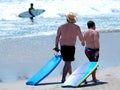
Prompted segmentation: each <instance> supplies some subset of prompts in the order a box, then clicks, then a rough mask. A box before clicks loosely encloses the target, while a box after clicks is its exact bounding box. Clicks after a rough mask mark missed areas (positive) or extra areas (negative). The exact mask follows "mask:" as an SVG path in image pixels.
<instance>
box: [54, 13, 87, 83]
mask: <svg viewBox="0 0 120 90" xmlns="http://www.w3.org/2000/svg"><path fill="white" fill-rule="evenodd" d="M76 20H77V17H76V16H75V15H74V14H73V13H72V12H70V13H69V14H68V15H66V21H67V22H66V23H65V24H62V25H61V26H60V27H59V28H58V31H57V36H56V41H55V48H54V50H56V51H58V48H59V47H58V46H59V42H60V46H61V55H62V57H63V61H64V62H65V65H64V67H63V75H62V80H61V82H62V83H63V82H65V80H66V75H67V73H69V74H71V73H72V67H71V62H72V61H74V54H75V44H76V39H77V37H79V40H80V41H81V45H82V46H84V44H85V43H84V38H83V35H82V32H81V29H80V27H79V26H78V25H76V24H75V22H76Z"/></svg>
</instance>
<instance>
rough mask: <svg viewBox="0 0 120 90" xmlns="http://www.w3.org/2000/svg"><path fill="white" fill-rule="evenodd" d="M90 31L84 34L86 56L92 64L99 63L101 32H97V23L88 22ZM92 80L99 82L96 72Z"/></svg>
mask: <svg viewBox="0 0 120 90" xmlns="http://www.w3.org/2000/svg"><path fill="white" fill-rule="evenodd" d="M87 26H88V30H87V31H86V32H85V33H84V40H85V54H86V56H87V57H88V59H89V61H90V62H97V61H98V58H99V48H100V44H99V32H98V31H96V30H95V29H96V27H95V23H94V22H93V21H88V23H87ZM92 79H93V81H94V82H97V81H98V80H97V78H96V70H95V71H94V72H93V73H92Z"/></svg>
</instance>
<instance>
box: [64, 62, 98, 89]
mask: <svg viewBox="0 0 120 90" xmlns="http://www.w3.org/2000/svg"><path fill="white" fill-rule="evenodd" d="M97 67H98V62H88V63H85V64H83V65H81V66H80V67H78V68H77V69H76V70H75V71H74V72H73V73H72V74H71V75H70V76H69V77H68V79H67V80H66V81H65V82H64V83H63V84H62V87H78V86H80V85H81V84H82V82H84V80H85V79H86V78H87V77H88V76H89V75H90V74H91V73H92V72H93V71H94V70H95V69H96V68H97Z"/></svg>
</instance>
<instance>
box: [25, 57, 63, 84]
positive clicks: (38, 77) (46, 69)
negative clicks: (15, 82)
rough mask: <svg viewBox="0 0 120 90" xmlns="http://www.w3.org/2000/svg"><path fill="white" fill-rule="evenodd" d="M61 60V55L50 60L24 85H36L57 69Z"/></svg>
mask: <svg viewBox="0 0 120 90" xmlns="http://www.w3.org/2000/svg"><path fill="white" fill-rule="evenodd" d="M61 58H62V57H61V55H55V56H54V57H53V58H51V59H50V60H49V61H48V62H47V63H46V64H45V65H44V66H43V67H42V68H41V69H40V70H39V71H38V72H37V73H36V74H35V75H33V77H31V78H30V79H29V80H28V81H27V82H26V85H37V84H38V83H39V82H40V81H42V80H43V79H44V78H45V77H47V76H48V75H49V74H50V73H51V72H52V71H53V70H54V69H55V68H56V67H57V65H58V64H59V63H60V61H61Z"/></svg>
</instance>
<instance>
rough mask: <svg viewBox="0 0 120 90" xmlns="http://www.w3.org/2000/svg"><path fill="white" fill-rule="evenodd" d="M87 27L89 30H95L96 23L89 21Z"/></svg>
mask: <svg viewBox="0 0 120 90" xmlns="http://www.w3.org/2000/svg"><path fill="white" fill-rule="evenodd" d="M87 26H88V28H93V27H94V26H95V23H94V22H93V21H88V22H87Z"/></svg>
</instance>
